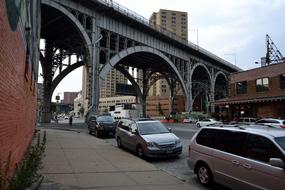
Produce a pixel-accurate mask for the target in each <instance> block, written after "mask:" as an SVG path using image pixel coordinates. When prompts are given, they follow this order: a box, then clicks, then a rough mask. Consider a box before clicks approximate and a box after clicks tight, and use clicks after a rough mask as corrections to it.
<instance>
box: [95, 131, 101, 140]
mask: <svg viewBox="0 0 285 190" xmlns="http://www.w3.org/2000/svg"><path fill="white" fill-rule="evenodd" d="M94 131H95V132H94V133H95V136H96V137H98V138H100V136H101V134H100V132H99V131H98V129H95V130H94Z"/></svg>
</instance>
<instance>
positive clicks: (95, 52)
mask: <svg viewBox="0 0 285 190" xmlns="http://www.w3.org/2000/svg"><path fill="white" fill-rule="evenodd" d="M100 40H101V36H100V30H99V28H98V27H97V26H96V20H95V18H92V55H91V61H90V62H91V63H92V68H93V69H92V76H93V78H92V93H91V94H92V105H91V109H90V108H89V110H91V114H99V99H100V82H99V76H100V51H99V48H98V47H97V46H96V44H97V43H98V42H100Z"/></svg>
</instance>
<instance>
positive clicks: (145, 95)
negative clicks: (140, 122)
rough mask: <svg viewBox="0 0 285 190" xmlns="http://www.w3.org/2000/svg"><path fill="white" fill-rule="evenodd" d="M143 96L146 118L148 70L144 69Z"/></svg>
mask: <svg viewBox="0 0 285 190" xmlns="http://www.w3.org/2000/svg"><path fill="white" fill-rule="evenodd" d="M142 82H143V90H142V91H143V96H142V102H141V105H142V116H143V117H146V97H147V77H146V70H145V69H143V81H142Z"/></svg>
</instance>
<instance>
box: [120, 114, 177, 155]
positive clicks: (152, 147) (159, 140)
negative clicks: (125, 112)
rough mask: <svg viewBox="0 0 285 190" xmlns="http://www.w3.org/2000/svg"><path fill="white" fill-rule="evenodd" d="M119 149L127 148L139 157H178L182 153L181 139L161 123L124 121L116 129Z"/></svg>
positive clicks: (148, 120) (140, 120)
mask: <svg viewBox="0 0 285 190" xmlns="http://www.w3.org/2000/svg"><path fill="white" fill-rule="evenodd" d="M116 140H117V144H118V147H119V148H121V147H124V148H127V149H129V150H131V151H133V152H135V153H136V154H137V155H138V156H139V157H165V156H177V155H180V154H181V153H182V143H181V141H180V139H179V138H178V137H177V136H176V135H174V134H173V133H171V132H170V131H169V130H168V129H167V128H166V127H165V126H164V125H163V124H162V123H161V122H160V121H155V120H150V119H142V118H140V119H122V120H120V121H119V123H118V125H117V129H116Z"/></svg>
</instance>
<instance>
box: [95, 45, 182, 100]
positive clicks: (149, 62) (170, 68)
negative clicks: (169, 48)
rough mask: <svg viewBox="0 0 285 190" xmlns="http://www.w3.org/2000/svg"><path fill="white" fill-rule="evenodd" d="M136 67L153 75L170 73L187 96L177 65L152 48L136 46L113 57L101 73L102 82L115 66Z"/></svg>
mask: <svg viewBox="0 0 285 190" xmlns="http://www.w3.org/2000/svg"><path fill="white" fill-rule="evenodd" d="M117 64H119V65H123V66H128V67H134V68H138V69H141V70H151V72H152V73H163V74H165V73H168V74H171V76H172V77H173V78H176V79H177V81H179V84H180V85H181V86H182V89H183V92H184V95H186V96H187V90H186V86H185V83H184V81H183V79H182V77H181V75H180V73H179V72H178V70H177V68H176V67H175V65H174V64H173V63H172V62H171V61H170V60H169V59H168V58H167V57H166V56H165V55H164V54H162V53H161V52H159V51H158V50H155V49H153V48H150V47H145V46H136V47H131V48H128V49H125V50H122V51H121V52H119V53H118V54H116V55H115V56H113V57H112V58H111V59H110V61H109V62H107V63H106V64H105V65H104V66H103V68H102V69H101V71H100V80H101V82H100V83H102V81H104V80H105V77H106V76H107V74H108V73H109V72H110V70H111V69H112V68H113V67H115V65H117Z"/></svg>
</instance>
